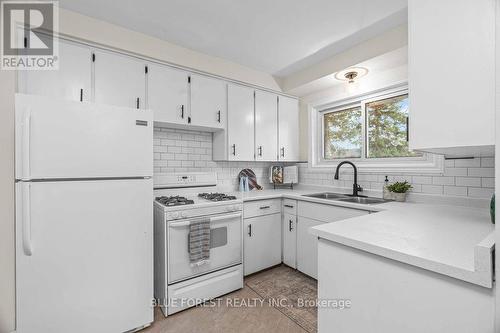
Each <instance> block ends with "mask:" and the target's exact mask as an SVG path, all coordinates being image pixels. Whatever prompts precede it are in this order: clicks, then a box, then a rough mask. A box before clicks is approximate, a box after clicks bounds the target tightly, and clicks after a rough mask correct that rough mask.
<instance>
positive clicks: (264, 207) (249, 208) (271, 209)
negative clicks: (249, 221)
mask: <svg viewBox="0 0 500 333" xmlns="http://www.w3.org/2000/svg"><path fill="white" fill-rule="evenodd" d="M275 213H281V199H271V200H259V201H250V202H245V204H244V205H243V216H244V217H245V218H249V217H254V216H261V215H268V214H275Z"/></svg>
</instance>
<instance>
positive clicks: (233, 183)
mask: <svg viewBox="0 0 500 333" xmlns="http://www.w3.org/2000/svg"><path fill="white" fill-rule="evenodd" d="M271 164H277V163H268V162H215V161H213V160H212V133H209V132H197V131H186V130H180V129H169V128H160V127H155V129H154V172H155V174H159V173H168V172H207V171H210V172H216V173H217V178H218V182H219V185H223V186H227V187H228V188H230V189H234V190H236V189H237V188H238V179H237V176H238V173H239V172H240V171H241V169H244V168H251V169H252V170H253V171H254V172H255V174H256V175H257V181H258V182H259V184H260V185H262V186H264V187H266V188H270V184H269V180H268V179H269V167H270V166H271ZM298 165H299V182H300V183H301V184H305V185H331V186H336V187H344V188H352V180H353V174H352V172H350V171H349V170H347V169H346V170H344V171H342V172H341V176H340V180H334V179H333V175H334V171H335V170H333V169H331V170H330V169H328V170H324V169H315V168H309V167H308V165H307V163H299V164H298ZM494 174H495V169H494V158H491V157H483V158H476V159H472V160H446V161H445V171H444V174H439V175H419V174H390V173H384V172H380V173H360V174H359V180H358V182H359V184H360V185H361V186H362V187H364V188H366V189H373V190H382V187H383V186H384V180H385V176H386V175H387V176H388V177H389V181H390V182H394V181H405V180H406V181H408V182H410V183H411V184H412V185H413V189H412V191H413V192H416V193H423V194H434V195H436V194H437V195H444V196H461V197H473V198H490V197H491V195H493V193H494V183H495V179H494Z"/></svg>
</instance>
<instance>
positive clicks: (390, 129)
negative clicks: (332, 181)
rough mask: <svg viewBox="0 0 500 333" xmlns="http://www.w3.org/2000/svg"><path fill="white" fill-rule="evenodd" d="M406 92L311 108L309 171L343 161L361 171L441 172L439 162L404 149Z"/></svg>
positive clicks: (405, 140) (384, 92)
mask: <svg viewBox="0 0 500 333" xmlns="http://www.w3.org/2000/svg"><path fill="white" fill-rule="evenodd" d="M408 100H409V98H408V90H407V88H406V87H404V88H399V89H391V90H385V91H380V92H377V93H373V94H367V95H363V96H360V97H357V98H352V99H348V100H344V101H340V102H336V103H332V104H329V105H324V106H318V107H313V111H316V112H313V113H312V114H313V115H314V114H316V117H313V118H311V124H312V125H311V126H312V127H311V131H312V133H313V134H312V135H313V138H314V137H317V140H313V143H312V148H311V159H310V160H311V161H312V162H311V164H312V166H313V167H332V166H335V165H336V164H337V163H338V162H339V161H341V160H345V159H351V160H353V161H354V162H355V163H356V164H357V165H358V166H359V167H360V168H361V169H363V168H364V169H365V170H368V169H371V170H369V171H380V170H384V172H385V171H387V172H389V171H397V172H412V171H418V172H421V171H423V172H425V170H428V171H429V172H442V170H443V164H444V163H443V161H442V158H441V157H440V156H436V155H432V154H427V153H420V152H415V151H412V150H410V149H409V144H408V142H409V102H408Z"/></svg>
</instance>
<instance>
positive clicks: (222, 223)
mask: <svg viewBox="0 0 500 333" xmlns="http://www.w3.org/2000/svg"><path fill="white" fill-rule="evenodd" d="M154 196H155V201H154V206H155V214H154V216H155V223H154V224H155V298H156V299H157V302H158V303H159V305H160V306H161V308H162V310H163V313H164V315H165V316H167V315H171V314H173V313H175V312H178V311H181V310H183V309H186V308H188V307H191V306H194V305H197V304H199V303H202V302H204V301H206V300H208V299H212V298H215V297H217V296H221V295H223V294H226V293H228V292H231V291H233V290H236V289H240V288H242V287H243V267H242V252H243V248H242V246H243V242H242V206H243V203H242V201H241V199H238V198H237V197H236V196H234V195H231V194H227V193H219V192H217V176H216V174H214V173H183V174H170V175H165V176H156V177H155V190H154ZM200 218H206V219H209V220H210V259H209V261H208V262H207V263H205V264H203V265H200V266H197V265H191V263H190V261H189V250H188V249H189V243H188V240H189V233H190V225H191V222H192V221H194V220H196V219H200Z"/></svg>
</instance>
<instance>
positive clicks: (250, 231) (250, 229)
mask: <svg viewBox="0 0 500 333" xmlns="http://www.w3.org/2000/svg"><path fill="white" fill-rule="evenodd" d="M248 236H249V237H252V225H251V224H249V225H248Z"/></svg>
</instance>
